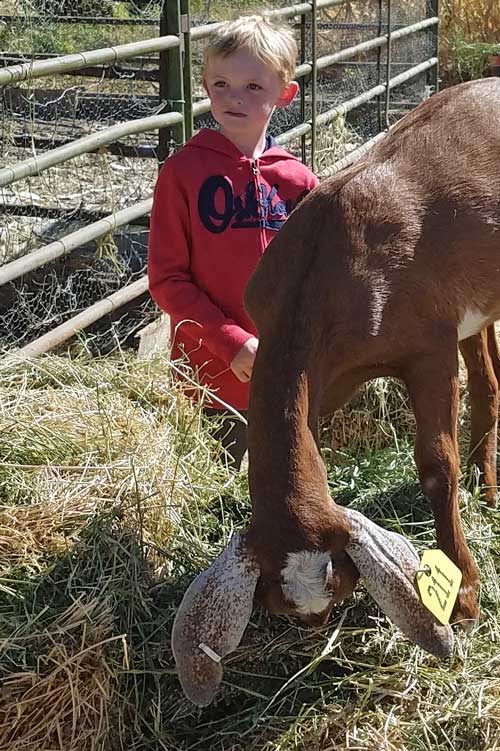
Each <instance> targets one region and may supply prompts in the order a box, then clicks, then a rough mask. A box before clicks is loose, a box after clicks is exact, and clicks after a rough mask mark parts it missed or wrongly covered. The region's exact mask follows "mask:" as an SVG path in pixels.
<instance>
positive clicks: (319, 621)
mask: <svg viewBox="0 0 500 751" xmlns="http://www.w3.org/2000/svg"><path fill="white" fill-rule="evenodd" d="M330 613H331V608H330V607H328V608H326V610H323V611H322V612H321V613H309V614H308V615H303V614H299V618H300V620H301V621H302V622H303V623H306V624H307V625H308V626H313V627H314V626H324V625H325V623H326V622H327V620H328V618H329V616H330Z"/></svg>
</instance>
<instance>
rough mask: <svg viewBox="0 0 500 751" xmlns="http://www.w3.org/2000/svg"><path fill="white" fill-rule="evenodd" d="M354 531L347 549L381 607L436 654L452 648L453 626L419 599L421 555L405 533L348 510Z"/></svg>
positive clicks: (397, 623)
mask: <svg viewBox="0 0 500 751" xmlns="http://www.w3.org/2000/svg"><path fill="white" fill-rule="evenodd" d="M347 514H348V517H349V521H350V523H351V527H352V531H351V536H350V542H349V544H348V545H347V547H346V553H347V554H348V555H349V556H350V558H352V560H353V562H354V563H355V565H356V567H357V568H358V570H359V573H360V574H361V576H362V577H363V578H364V581H365V584H366V588H367V590H368V591H369V592H370V594H371V595H372V597H373V598H374V599H375V600H376V602H377V604H378V605H379V607H380V608H381V609H382V610H383V611H384V613H385V614H386V615H388V616H389V618H390V619H391V621H393V622H394V623H395V624H396V625H397V626H399V628H400V629H401V630H402V631H403V632H404V633H405V634H406V636H408V638H409V639H411V641H413V642H414V643H415V644H418V645H419V646H420V647H422V649H425V650H426V651H427V652H430V653H431V654H433V655H436V656H437V657H447V656H448V655H449V654H450V652H451V650H452V648H453V632H452V630H451V628H450V626H442V625H441V624H439V623H438V622H437V621H436V620H435V619H434V617H433V616H432V615H431V613H430V612H429V611H428V610H427V608H425V607H424V606H423V604H422V602H421V601H420V599H419V597H418V594H417V592H416V589H415V586H414V581H415V574H416V572H417V569H418V568H419V557H418V554H417V552H416V550H415V549H414V547H413V546H412V545H411V543H410V542H409V541H408V540H406V539H405V538H404V537H402V535H398V534H396V533H395V532H389V531H388V530H386V529H382V527H379V526H378V525H377V524H374V523H373V522H371V521H370V520H369V519H367V518H366V517H365V516H363V515H362V514H360V513H359V512H358V511H353V510H351V509H348V510H347Z"/></svg>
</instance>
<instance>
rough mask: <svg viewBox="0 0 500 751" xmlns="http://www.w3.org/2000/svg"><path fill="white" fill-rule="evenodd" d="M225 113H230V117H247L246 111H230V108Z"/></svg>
mask: <svg viewBox="0 0 500 751" xmlns="http://www.w3.org/2000/svg"><path fill="white" fill-rule="evenodd" d="M225 114H226V115H229V116H230V117H246V115H245V113H244V112H230V111H229V110H227V111H226V113H225Z"/></svg>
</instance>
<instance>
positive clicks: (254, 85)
mask: <svg viewBox="0 0 500 751" xmlns="http://www.w3.org/2000/svg"><path fill="white" fill-rule="evenodd" d="M248 88H249V89H250V90H251V91H260V90H261V89H262V86H259V84H258V83H249V84H248Z"/></svg>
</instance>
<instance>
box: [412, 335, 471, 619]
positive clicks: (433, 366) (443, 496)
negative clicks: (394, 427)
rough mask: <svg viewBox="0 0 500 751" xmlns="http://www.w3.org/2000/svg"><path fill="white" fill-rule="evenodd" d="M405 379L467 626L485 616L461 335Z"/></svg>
mask: <svg viewBox="0 0 500 751" xmlns="http://www.w3.org/2000/svg"><path fill="white" fill-rule="evenodd" d="M429 340H430V337H429ZM431 344H432V342H431V341H429V346H430V345H431ZM404 380H405V382H406V384H407V386H408V391H409V394H410V398H411V401H412V404H413V410H414V413H415V419H416V423H417V434H416V441H415V461H416V464H417V468H418V472H419V476H420V482H421V484H422V489H423V491H424V493H425V495H426V496H427V497H428V498H429V500H430V502H431V506H432V509H433V512H434V519H435V526H436V538H437V545H438V547H439V548H440V549H441V550H442V551H443V552H444V553H446V555H447V556H448V557H449V558H451V560H452V561H453V562H454V563H455V564H456V565H457V566H458V567H459V569H460V570H461V572H462V586H461V589H460V592H459V594H458V598H457V601H456V603H455V607H454V610H453V617H452V620H454V621H461V622H462V625H464V626H467V625H469V624H470V623H471V622H474V621H475V620H476V619H477V617H478V615H479V610H478V605H477V594H476V590H477V588H478V585H479V574H478V570H477V567H476V564H475V563H474V559H473V558H472V555H471V552H470V550H469V548H468V546H467V543H466V541H465V536H464V532H463V529H462V523H461V520H460V509H459V505H458V473H459V466H460V465H459V452H458V443H457V416H458V351H457V340H456V336H453V335H452V334H451V333H448V335H447V336H441V337H440V339H439V341H436V343H435V346H434V347H432V349H429V350H428V351H427V353H426V354H422V355H421V356H419V357H418V358H415V359H414V361H413V362H412V363H411V364H410V366H409V368H408V370H407V372H406V373H405V379H404Z"/></svg>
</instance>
